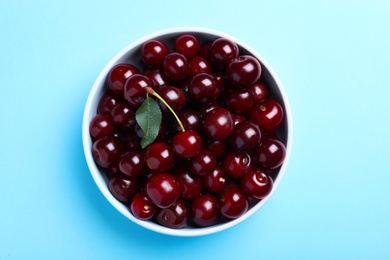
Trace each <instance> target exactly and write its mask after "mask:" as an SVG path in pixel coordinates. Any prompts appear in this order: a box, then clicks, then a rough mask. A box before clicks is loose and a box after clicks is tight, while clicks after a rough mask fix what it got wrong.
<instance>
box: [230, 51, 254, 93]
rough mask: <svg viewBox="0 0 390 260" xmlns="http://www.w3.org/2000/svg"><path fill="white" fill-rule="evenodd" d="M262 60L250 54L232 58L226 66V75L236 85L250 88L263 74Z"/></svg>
mask: <svg viewBox="0 0 390 260" xmlns="http://www.w3.org/2000/svg"><path fill="white" fill-rule="evenodd" d="M261 72H262V70H261V65H260V62H259V61H258V60H257V59H256V58H254V57H252V56H249V55H243V56H239V57H237V58H235V59H234V60H232V61H231V62H230V63H229V64H228V66H227V67H226V77H227V79H228V80H229V81H230V82H232V83H233V84H234V85H237V86H240V87H245V88H250V87H251V86H252V85H253V84H255V82H256V81H258V80H259V79H260V76H261Z"/></svg>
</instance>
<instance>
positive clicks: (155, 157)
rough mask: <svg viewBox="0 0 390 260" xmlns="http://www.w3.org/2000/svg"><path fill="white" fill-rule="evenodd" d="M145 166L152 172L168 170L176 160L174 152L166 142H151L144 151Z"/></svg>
mask: <svg viewBox="0 0 390 260" xmlns="http://www.w3.org/2000/svg"><path fill="white" fill-rule="evenodd" d="M144 160H145V164H146V166H147V167H148V168H149V169H150V171H152V172H168V171H169V170H170V169H172V168H173V166H174V165H175V162H176V158H175V153H174V152H173V150H172V148H171V146H170V145H169V144H166V143H152V144H151V145H149V146H148V147H147V148H146V150H145V153H144Z"/></svg>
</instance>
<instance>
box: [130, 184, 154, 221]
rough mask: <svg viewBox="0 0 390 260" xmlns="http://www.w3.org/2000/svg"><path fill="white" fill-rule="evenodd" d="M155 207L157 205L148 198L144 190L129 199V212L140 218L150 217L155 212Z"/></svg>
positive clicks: (146, 218)
mask: <svg viewBox="0 0 390 260" xmlns="http://www.w3.org/2000/svg"><path fill="white" fill-rule="evenodd" d="M157 209H158V208H157V206H156V205H155V204H154V203H153V202H152V200H151V199H149V197H148V195H147V194H146V192H145V191H140V192H138V193H137V194H135V195H134V197H133V199H132V201H131V206H130V210H131V213H133V216H134V217H136V218H138V219H141V220H148V219H151V218H152V217H153V216H154V215H155V214H156V212H157Z"/></svg>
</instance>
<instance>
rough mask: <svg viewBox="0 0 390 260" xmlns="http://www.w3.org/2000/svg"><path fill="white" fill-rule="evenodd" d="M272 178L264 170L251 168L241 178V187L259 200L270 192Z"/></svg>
mask: <svg viewBox="0 0 390 260" xmlns="http://www.w3.org/2000/svg"><path fill="white" fill-rule="evenodd" d="M272 186H273V180H272V178H271V176H269V175H268V173H267V172H266V171H264V170H261V169H258V168H252V169H250V170H248V171H247V172H246V173H245V174H244V176H243V177H242V179H241V187H242V189H243V190H244V191H245V192H246V194H248V195H249V196H251V197H253V198H255V199H258V200H261V199H264V198H265V197H266V196H267V195H268V194H270V193H271V190H272Z"/></svg>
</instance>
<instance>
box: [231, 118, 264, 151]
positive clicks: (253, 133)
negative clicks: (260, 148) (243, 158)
mask: <svg viewBox="0 0 390 260" xmlns="http://www.w3.org/2000/svg"><path fill="white" fill-rule="evenodd" d="M260 139H261V132H260V129H259V127H258V126H257V125H256V124H254V123H252V122H248V121H245V122H242V123H239V124H237V125H236V126H234V129H233V132H232V134H231V135H230V137H229V142H230V145H231V146H232V147H233V148H234V149H237V150H240V151H248V150H251V149H253V148H255V147H256V146H257V145H258V144H259V143H260Z"/></svg>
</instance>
